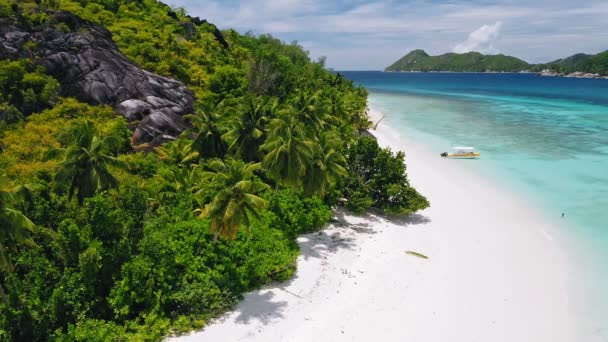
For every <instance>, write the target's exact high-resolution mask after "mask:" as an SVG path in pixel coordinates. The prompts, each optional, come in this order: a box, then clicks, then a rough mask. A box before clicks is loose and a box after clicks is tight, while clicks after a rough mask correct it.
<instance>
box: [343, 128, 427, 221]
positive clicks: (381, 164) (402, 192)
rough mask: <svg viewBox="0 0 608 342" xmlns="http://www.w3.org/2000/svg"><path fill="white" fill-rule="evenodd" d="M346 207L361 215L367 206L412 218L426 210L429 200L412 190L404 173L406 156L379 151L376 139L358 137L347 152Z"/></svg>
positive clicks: (380, 149) (388, 151) (399, 153)
mask: <svg viewBox="0 0 608 342" xmlns="http://www.w3.org/2000/svg"><path fill="white" fill-rule="evenodd" d="M347 161H348V171H349V174H350V175H349V180H348V181H347V183H346V186H345V191H344V196H345V197H346V198H347V200H348V202H347V207H348V208H349V209H351V210H353V211H354V212H357V213H361V212H364V211H365V210H366V209H367V208H368V207H369V206H372V207H374V208H378V209H381V210H383V211H384V212H385V213H386V214H411V213H414V212H416V211H418V210H423V209H425V208H428V206H429V202H428V200H427V199H426V198H425V197H424V196H422V195H420V194H419V193H418V192H417V191H416V189H414V188H413V187H412V186H411V185H410V183H409V181H408V179H407V173H406V169H405V153H403V152H397V154H393V152H392V151H391V150H390V149H389V148H384V149H382V148H380V146H378V142H377V141H376V139H374V138H372V137H367V136H360V137H359V138H358V139H357V141H356V142H355V143H354V144H353V145H352V146H350V148H349V150H348V156H347Z"/></svg>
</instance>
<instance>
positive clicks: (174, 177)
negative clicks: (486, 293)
mask: <svg viewBox="0 0 608 342" xmlns="http://www.w3.org/2000/svg"><path fill="white" fill-rule="evenodd" d="M201 178H202V177H201V172H200V167H199V165H192V166H190V167H180V168H171V169H169V170H166V172H165V173H163V174H162V175H160V176H159V180H160V181H161V184H162V186H161V188H160V189H159V190H158V194H159V197H160V199H161V200H168V199H172V198H174V197H175V195H177V194H180V193H184V192H188V193H192V194H193V193H195V192H197V191H198V190H199V188H200V183H201V181H202V179H201Z"/></svg>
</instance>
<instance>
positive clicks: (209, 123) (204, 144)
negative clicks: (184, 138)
mask: <svg viewBox="0 0 608 342" xmlns="http://www.w3.org/2000/svg"><path fill="white" fill-rule="evenodd" d="M184 118H185V119H187V120H189V121H190V124H191V125H192V126H193V128H192V130H190V131H189V132H187V133H185V134H191V133H194V135H195V136H194V143H193V147H194V148H195V149H196V150H197V151H198V154H199V156H200V157H201V158H223V157H224V155H225V154H226V151H228V146H227V145H226V143H225V142H224V140H223V139H222V135H223V134H224V132H223V131H222V129H221V128H220V126H219V125H218V123H219V120H220V117H219V115H218V114H217V113H215V112H203V111H200V112H199V113H198V114H196V115H186V116H184Z"/></svg>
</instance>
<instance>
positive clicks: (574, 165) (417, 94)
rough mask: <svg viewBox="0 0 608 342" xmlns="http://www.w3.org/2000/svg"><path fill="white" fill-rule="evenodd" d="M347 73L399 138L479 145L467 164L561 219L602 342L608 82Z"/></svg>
mask: <svg viewBox="0 0 608 342" xmlns="http://www.w3.org/2000/svg"><path fill="white" fill-rule="evenodd" d="M343 74H344V75H345V76H346V77H347V78H350V79H352V80H354V81H355V82H356V83H359V84H362V85H364V86H366V87H367V88H368V90H369V91H370V105H372V106H374V108H376V109H378V110H380V111H382V112H383V113H385V114H387V115H388V116H387V119H386V120H387V121H388V122H390V124H391V125H392V126H393V127H395V128H397V129H398V130H399V131H400V132H401V133H402V134H404V135H409V136H411V137H413V138H414V139H415V140H416V141H419V142H422V143H425V144H427V145H429V146H430V147H432V148H433V149H435V150H436V151H437V155H439V153H441V152H444V151H445V150H446V149H447V148H449V146H451V145H470V146H475V147H476V148H477V149H478V150H479V151H480V152H481V153H482V159H480V160H476V161H473V163H471V164H470V165H469V166H471V168H474V169H475V171H476V172H482V173H484V174H486V175H488V176H490V177H494V178H495V179H496V180H497V181H498V182H500V183H501V184H503V185H505V186H507V187H509V188H510V189H513V190H514V191H516V192H518V193H520V194H521V195H522V199H523V198H525V202H526V203H533V204H534V205H535V206H537V207H538V208H539V210H541V211H543V212H544V214H545V215H546V216H548V217H555V218H559V221H560V223H561V224H560V228H559V229H560V230H561V233H563V235H564V236H567V237H568V239H570V240H571V241H570V242H572V245H573V246H575V247H573V248H574V249H576V252H575V253H576V255H577V259H580V260H581V261H580V271H581V275H580V276H579V275H577V276H576V277H573V278H576V279H573V284H574V285H573V286H574V287H575V291H576V292H577V296H578V297H579V298H580V300H581V301H584V307H585V308H586V309H585V312H583V313H582V314H583V315H589V317H590V320H592V321H593V323H592V325H593V326H594V327H595V329H597V330H598V334H603V335H604V336H607V337H608V291H606V289H608V80H588V79H566V78H544V77H538V76H535V75H531V74H478V73H470V74H468V73H464V74H462V73H461V74H450V73H381V72H345V73H343ZM406 152H407V151H406ZM562 212H563V213H565V218H564V219H561V213H562ZM544 233H545V234H546V235H547V237H548V238H549V239H552V236H551V235H552V234H551V232H544ZM579 257H580V258H579Z"/></svg>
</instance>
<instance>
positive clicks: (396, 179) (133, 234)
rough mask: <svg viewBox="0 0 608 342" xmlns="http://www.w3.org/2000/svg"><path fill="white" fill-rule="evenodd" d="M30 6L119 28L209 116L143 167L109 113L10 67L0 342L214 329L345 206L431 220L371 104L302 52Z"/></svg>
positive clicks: (1, 80) (150, 7) (98, 5)
mask: <svg viewBox="0 0 608 342" xmlns="http://www.w3.org/2000/svg"><path fill="white" fill-rule="evenodd" d="M15 8H17V11H18V12H19V13H21V14H20V15H24V16H27V18H28V20H29V22H31V23H32V24H36V23H38V24H39V23H41V22H44V20H46V19H45V15H44V11H40V10H41V9H44V8H60V9H63V10H68V11H72V12H74V13H76V14H78V15H80V16H82V17H84V18H86V19H88V20H91V21H93V22H96V23H99V24H102V25H104V26H106V27H107V28H108V29H109V30H110V31H111V32H112V33H113V35H114V39H115V40H116V41H117V43H118V45H119V46H120V48H121V51H122V52H123V53H125V54H126V55H127V56H128V57H129V58H131V59H132V60H133V61H135V62H136V63H137V64H139V65H140V66H142V67H144V68H147V69H149V70H152V71H154V72H157V73H160V74H163V75H168V76H172V77H175V78H178V79H180V80H181V81H183V82H184V83H185V84H187V85H188V86H189V87H190V88H191V89H192V90H193V91H194V92H195V93H196V95H197V98H198V103H197V110H196V111H195V112H194V113H192V114H191V115H188V116H187V117H186V118H187V120H188V122H189V123H190V124H191V127H192V128H191V129H190V130H188V131H186V132H184V133H183V134H182V136H180V137H179V138H178V139H176V140H175V141H173V142H170V143H167V144H165V145H163V146H161V147H159V148H157V149H155V150H154V151H151V152H142V151H140V150H137V149H134V148H133V147H132V146H131V139H130V135H131V132H130V131H129V128H128V125H127V123H126V122H125V120H124V119H123V118H122V117H116V116H115V115H114V113H113V111H112V109H111V108H109V107H108V106H91V105H88V104H84V103H79V102H78V101H76V100H74V99H69V98H58V97H57V94H58V90H59V84H57V82H56V81H55V80H54V79H52V78H51V77H49V76H46V75H45V73H44V69H41V67H39V66H37V64H36V58H35V57H32V58H30V59H24V60H20V61H2V62H0V85H1V86H2V87H3V92H2V96H3V97H2V98H1V101H2V105H1V106H0V108H1V109H2V110H3V111H2V112H1V113H2V118H0V121H1V122H2V126H0V128H1V129H2V131H1V134H0V176H2V178H1V180H2V182H1V183H0V225H1V226H0V229H1V230H0V252H1V254H0V257H1V259H0V261H1V263H0V285H1V286H2V287H1V288H0V291H1V293H2V299H3V300H2V301H1V302H0V312H1V314H0V340H15V341H45V340H59V341H106V340H115V341H125V340H160V339H161V338H162V336H164V335H166V334H169V333H172V332H174V333H179V332H183V331H188V330H190V329H192V328H199V327H202V326H204V325H205V322H206V321H207V320H208V319H210V318H213V317H216V316H217V315H220V314H221V313H223V312H225V311H226V310H227V309H229V308H230V307H231V306H232V305H234V303H235V302H236V300H238V298H239V297H240V295H241V294H242V293H244V292H246V291H249V290H252V289H255V288H258V287H260V286H262V285H264V284H267V283H269V282H271V281H280V280H285V279H288V278H289V277H290V276H291V275H292V274H293V272H294V270H295V261H296V258H297V256H298V245H297V243H296V242H295V238H296V237H297V235H298V234H302V233H307V232H312V231H315V230H318V229H320V228H322V226H323V225H324V224H325V223H326V222H327V221H328V220H329V219H330V218H331V215H332V212H331V206H332V205H335V204H336V203H338V202H341V200H342V199H344V200H345V202H346V204H347V206H348V207H349V208H352V209H353V210H356V211H358V212H363V211H365V210H366V209H368V208H370V207H375V208H378V209H381V210H383V211H385V212H386V213H411V212H414V211H416V210H420V209H423V208H425V207H427V206H428V202H427V200H426V199H425V198H424V197H422V196H421V195H419V194H418V193H417V192H416V191H415V190H414V189H413V188H411V186H410V185H409V183H408V181H407V177H406V173H405V166H404V164H403V161H404V154H403V153H397V154H396V155H395V154H393V153H392V152H391V151H390V150H387V149H381V148H379V147H378V144H377V143H376V142H375V140H374V139H371V138H368V137H365V136H363V135H361V134H360V131H361V130H363V129H366V128H368V127H369V125H370V122H369V120H368V118H367V116H366V113H365V108H366V105H367V104H366V102H367V98H366V97H367V92H366V90H365V89H364V88H360V87H355V86H354V85H353V84H352V82H350V81H348V80H345V79H344V78H343V77H342V76H341V75H339V74H331V73H329V72H327V71H325V70H324V68H323V65H322V63H315V62H312V61H311V60H310V58H309V56H308V53H307V52H305V51H303V50H302V48H301V47H300V46H299V45H298V44H297V43H291V44H285V43H283V42H281V41H279V40H277V39H275V38H273V37H271V36H269V35H262V36H253V35H249V34H247V35H241V34H238V33H236V32H234V31H227V32H224V36H225V38H226V41H227V42H228V44H229V46H230V48H225V47H224V46H223V45H222V44H221V43H220V42H218V40H217V37H216V36H215V34H214V32H215V29H214V27H213V26H211V25H209V24H206V23H202V24H200V25H195V24H193V23H192V20H191V18H189V17H187V16H186V15H185V13H184V11H180V10H177V11H174V12H171V13H169V8H168V7H167V6H165V5H163V4H162V3H159V2H157V1H153V0H144V1H129V0H95V1H70V0H63V1H35V2H34V1H20V2H18V3H16V5H15V6H4V5H2V6H0V13H1V14H2V15H3V16H11V15H16V14H15V13H16V12H15V11H14V9H15ZM175 17H177V19H175ZM191 25H194V26H195V27H196V30H190V29H188V28H191ZM66 29H69V27H67V28H66ZM32 94H34V95H32Z"/></svg>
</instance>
